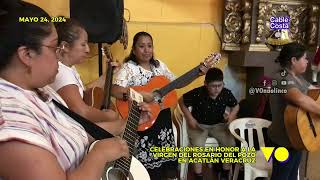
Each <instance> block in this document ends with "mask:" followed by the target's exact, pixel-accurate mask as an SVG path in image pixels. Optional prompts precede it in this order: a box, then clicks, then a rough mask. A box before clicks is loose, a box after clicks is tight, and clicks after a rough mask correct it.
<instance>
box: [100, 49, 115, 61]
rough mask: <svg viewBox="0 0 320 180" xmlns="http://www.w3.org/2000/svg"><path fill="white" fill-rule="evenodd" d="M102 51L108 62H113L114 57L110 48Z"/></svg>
mask: <svg viewBox="0 0 320 180" xmlns="http://www.w3.org/2000/svg"><path fill="white" fill-rule="evenodd" d="M101 51H102V55H103V56H105V57H107V59H108V62H111V61H113V57H112V54H111V51H110V46H104V47H102V48H101Z"/></svg>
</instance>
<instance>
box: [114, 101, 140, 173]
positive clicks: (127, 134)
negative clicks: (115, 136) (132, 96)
mask: <svg viewBox="0 0 320 180" xmlns="http://www.w3.org/2000/svg"><path fill="white" fill-rule="evenodd" d="M140 114H141V110H140V109H139V107H138V103H137V102H135V101H133V102H132V105H131V108H130V111H129V115H128V120H127V125H126V128H125V130H124V133H123V137H122V138H123V139H124V140H125V141H126V142H127V144H128V147H129V153H130V156H129V158H120V159H118V160H116V162H115V165H114V167H116V168H121V169H122V170H124V172H125V173H129V170H130V165H131V160H132V155H133V153H134V149H135V143H136V140H137V139H138V134H137V129H138V125H139V119H140ZM126 175H128V174H126Z"/></svg>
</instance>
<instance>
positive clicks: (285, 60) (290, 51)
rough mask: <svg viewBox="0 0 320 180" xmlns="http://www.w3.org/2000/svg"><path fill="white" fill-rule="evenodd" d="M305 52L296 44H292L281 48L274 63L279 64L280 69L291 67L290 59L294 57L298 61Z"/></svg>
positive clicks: (302, 47)
mask: <svg viewBox="0 0 320 180" xmlns="http://www.w3.org/2000/svg"><path fill="white" fill-rule="evenodd" d="M305 52H306V48H305V47H304V46H303V45H301V44H299V43H297V42H292V43H289V44H286V45H284V46H283V48H282V49H281V51H280V54H279V56H278V57H277V59H276V60H275V62H277V63H280V66H281V67H282V68H288V67H290V66H291V64H292V63H291V58H293V57H295V58H296V59H297V60H298V59H300V58H301V57H302V56H303V55H304V54H305Z"/></svg>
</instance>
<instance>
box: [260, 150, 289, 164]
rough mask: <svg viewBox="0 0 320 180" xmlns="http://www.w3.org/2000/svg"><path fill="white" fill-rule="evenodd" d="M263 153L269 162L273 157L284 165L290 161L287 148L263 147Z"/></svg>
mask: <svg viewBox="0 0 320 180" xmlns="http://www.w3.org/2000/svg"><path fill="white" fill-rule="evenodd" d="M261 151H262V153H263V155H264V157H265V158H266V160H267V161H268V162H269V161H270V159H271V158H272V156H273V157H274V158H275V159H276V160H278V161H279V162H282V163H284V162H287V161H288V160H289V151H288V150H287V149H286V148H285V147H278V148H277V149H275V148H274V147H261Z"/></svg>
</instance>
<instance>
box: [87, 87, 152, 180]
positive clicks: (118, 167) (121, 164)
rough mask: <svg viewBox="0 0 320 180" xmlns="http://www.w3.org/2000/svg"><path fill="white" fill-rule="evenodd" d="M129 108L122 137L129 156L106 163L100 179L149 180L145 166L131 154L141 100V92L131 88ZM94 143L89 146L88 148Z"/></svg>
mask: <svg viewBox="0 0 320 180" xmlns="http://www.w3.org/2000/svg"><path fill="white" fill-rule="evenodd" d="M129 97H130V99H131V101H130V108H129V109H130V110H129V115H128V120H127V124H126V128H125V130H124V133H123V136H122V139H124V140H125V141H126V142H127V144H128V147H129V158H124V157H123V158H120V159H118V160H116V161H114V162H112V163H108V164H106V166H105V167H104V171H103V174H102V176H101V179H102V180H141V179H143V180H150V176H149V174H148V171H147V170H146V168H145V167H144V166H143V165H142V164H141V162H140V161H138V160H137V159H136V158H135V157H133V156H132V155H133V154H134V149H135V142H136V141H137V139H138V134H137V129H138V124H139V120H140V115H141V110H140V109H139V106H138V103H139V102H142V101H143V97H142V95H141V94H139V93H137V92H136V91H134V90H133V89H130V90H129ZM93 146H94V143H93V144H92V145H91V146H90V149H89V150H91V149H92V147H93Z"/></svg>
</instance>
